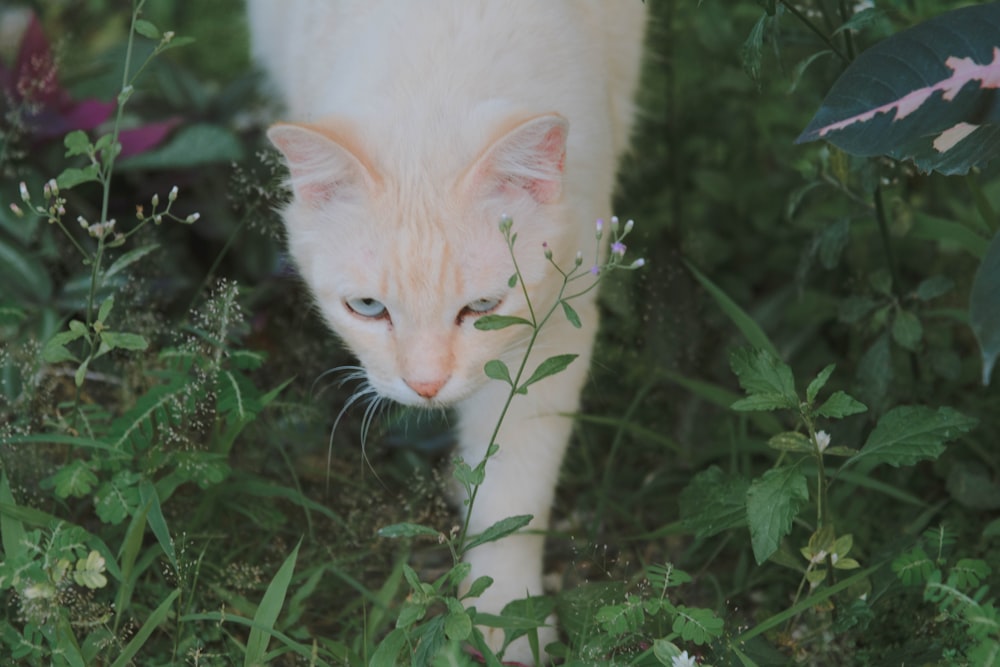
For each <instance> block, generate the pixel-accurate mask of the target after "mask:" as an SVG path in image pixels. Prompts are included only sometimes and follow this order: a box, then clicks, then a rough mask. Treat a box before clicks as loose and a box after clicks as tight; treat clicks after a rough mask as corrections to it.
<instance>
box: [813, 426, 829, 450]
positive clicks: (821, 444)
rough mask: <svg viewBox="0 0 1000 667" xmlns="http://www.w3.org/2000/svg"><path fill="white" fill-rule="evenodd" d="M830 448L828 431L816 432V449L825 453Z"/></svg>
mask: <svg viewBox="0 0 1000 667" xmlns="http://www.w3.org/2000/svg"><path fill="white" fill-rule="evenodd" d="M829 446H830V434H829V433H827V432H826V431H816V448H817V449H819V451H820V452H823V451H824V450H825V449H826V448H827V447H829Z"/></svg>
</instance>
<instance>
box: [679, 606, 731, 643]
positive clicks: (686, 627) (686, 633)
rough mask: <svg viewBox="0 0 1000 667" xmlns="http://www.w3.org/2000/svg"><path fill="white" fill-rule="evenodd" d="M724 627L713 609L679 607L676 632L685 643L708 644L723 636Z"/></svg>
mask: <svg viewBox="0 0 1000 667" xmlns="http://www.w3.org/2000/svg"><path fill="white" fill-rule="evenodd" d="M724 627H725V624H724V623H723V621H722V619H721V618H719V617H718V616H716V615H715V612H714V611H712V610H711V609H692V608H691V607H685V606H683V605H678V607H677V615H676V616H674V625H673V630H674V632H677V633H679V634H680V636H681V639H683V640H684V641H686V642H694V643H695V644H698V645H703V644H707V643H708V642H710V641H711V640H712V639H714V638H716V637H720V636H722V630H723V628H724Z"/></svg>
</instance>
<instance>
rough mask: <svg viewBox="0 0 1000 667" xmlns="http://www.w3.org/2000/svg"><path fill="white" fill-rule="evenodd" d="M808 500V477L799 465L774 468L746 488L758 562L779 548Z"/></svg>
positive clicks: (748, 513)
mask: <svg viewBox="0 0 1000 667" xmlns="http://www.w3.org/2000/svg"><path fill="white" fill-rule="evenodd" d="M808 500H809V487H808V485H807V483H806V476H805V475H803V474H802V472H801V471H800V470H799V468H798V466H783V467H781V468H772V469H771V470H768V471H767V472H765V473H764V474H763V475H762V476H761V477H760V478H759V479H755V480H754V481H753V483H752V484H751V485H750V489H749V490H748V491H747V524H749V526H750V542H751V545H752V546H753V555H754V559H756V561H757V564H758V565H760V564H761V563H763V562H764V561H766V560H767V559H768V558H769V557H770V556H771V554H773V553H774V552H775V551H777V549H778V544H779V543H780V542H781V538H783V537H784V536H785V535H787V534H788V533H789V531H790V530H791V529H792V521H793V520H794V519H795V517H796V515H797V514H798V513H799V510H800V509H802V506H803V505H805V504H806V502H808Z"/></svg>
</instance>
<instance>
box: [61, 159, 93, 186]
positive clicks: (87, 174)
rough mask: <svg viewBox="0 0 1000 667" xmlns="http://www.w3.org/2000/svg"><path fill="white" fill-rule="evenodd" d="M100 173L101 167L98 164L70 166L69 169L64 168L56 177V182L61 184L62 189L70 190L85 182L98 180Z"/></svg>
mask: <svg viewBox="0 0 1000 667" xmlns="http://www.w3.org/2000/svg"><path fill="white" fill-rule="evenodd" d="M99 173H100V167H99V166H98V165H96V164H91V165H88V166H86V167H84V168H83V169H77V168H76V167H70V168H68V169H64V170H63V172H62V173H61V174H59V176H57V177H56V183H57V184H58V185H59V188H60V189H61V190H69V189H70V188H75V187H76V186H78V185H81V184H83V183H90V182H92V181H96V180H97V176H98V174H99Z"/></svg>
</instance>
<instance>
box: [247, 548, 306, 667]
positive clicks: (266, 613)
mask: <svg viewBox="0 0 1000 667" xmlns="http://www.w3.org/2000/svg"><path fill="white" fill-rule="evenodd" d="M300 546H302V542H301V541H300V542H299V543H298V544H296V545H295V548H294V549H292V553H290V554H288V557H287V558H285V561H284V562H283V563H282V564H281V567H280V568H278V571H277V573H276V574H275V575H274V578H273V579H272V580H271V583H270V584H268V586H267V590H266V591H264V597H263V598H262V599H261V601H260V604H259V605H258V606H257V612H256V613H255V614H254V616H253V621H254V627H253V628H252V629H251V630H250V637H249V638H247V648H246V654H245V657H244V660H243V665H244V667H256V666H257V665H266V664H268V663H269V660H268V659H267V645H268V642H269V641H270V639H271V636H270V634H269V633H268V632H266V631H269V630H272V629H274V624H275V622H276V621H277V620H278V615H279V614H280V613H281V608H282V607H283V606H284V604H285V595H286V594H287V593H288V585H289V584H290V583H291V581H292V574H293V573H294V572H295V561H296V559H297V558H298V556H299V547H300Z"/></svg>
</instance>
